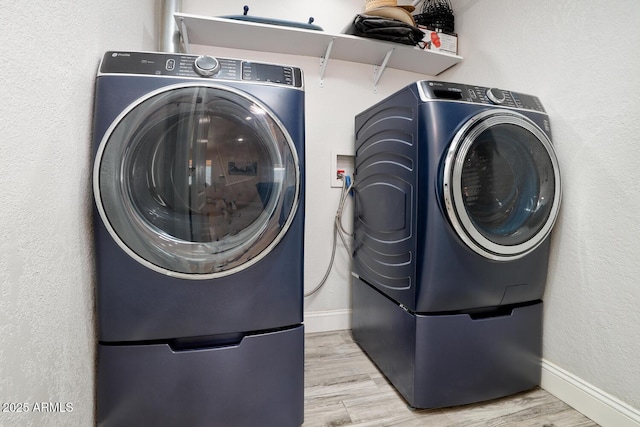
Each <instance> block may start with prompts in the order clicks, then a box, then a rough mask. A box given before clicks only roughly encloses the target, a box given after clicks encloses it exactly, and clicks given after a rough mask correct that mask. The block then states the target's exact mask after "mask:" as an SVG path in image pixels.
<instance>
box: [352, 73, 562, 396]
mask: <svg viewBox="0 0 640 427" xmlns="http://www.w3.org/2000/svg"><path fill="white" fill-rule="evenodd" d="M355 145H356V147H355V150H356V159H355V180H354V182H355V188H356V192H355V194H356V196H355V210H354V215H355V222H354V236H355V237H354V238H355V241H354V260H353V318H352V321H353V326H352V327H353V336H354V338H355V340H356V341H357V342H358V343H359V344H360V346H361V347H362V348H363V349H364V350H365V351H366V352H367V354H368V355H369V356H370V357H371V358H372V359H373V360H374V362H375V363H376V364H377V365H378V367H379V368H380V369H381V370H382V372H383V373H384V374H385V375H386V376H387V377H388V378H389V379H390V381H391V382H392V383H393V384H394V385H395V387H396V388H397V389H398V391H400V393H401V394H402V395H403V396H404V397H405V399H406V400H407V401H408V402H409V404H410V405H411V406H414V407H418V408H437V407H445V406H454V405H461V404H467V403H472V402H478V401H482V400H488V399H493V398H497V397H501V396H505V395H509V394H512V393H516V392H519V391H523V390H527V389H529V388H532V387H535V386H536V385H538V384H539V381H540V372H541V371H540V357H541V348H542V308H543V302H542V296H543V293H544V288H545V281H546V275H547V266H548V258H549V236H550V233H551V230H552V228H553V226H554V223H555V221H556V218H557V215H558V210H559V207H560V199H561V188H560V174H559V168H558V162H557V159H556V155H555V153H554V150H553V147H552V143H551V132H550V126H549V118H548V116H547V114H546V113H545V110H544V108H543V107H542V104H541V103H540V101H539V99H538V98H537V97H535V96H530V95H525V94H520V93H516V92H510V91H505V90H499V89H495V88H485V87H480V86H471V85H464V84H457V83H445V82H436V81H419V82H416V83H414V84H411V85H409V86H407V87H406V88H404V89H402V90H400V91H399V92H397V93H395V94H393V95H391V96H389V97H388V98H386V99H385V100H383V101H381V102H379V103H378V104H376V105H374V106H373V107H371V108H369V109H367V110H366V111H364V112H362V113H361V114H359V115H357V116H356V118H355Z"/></svg>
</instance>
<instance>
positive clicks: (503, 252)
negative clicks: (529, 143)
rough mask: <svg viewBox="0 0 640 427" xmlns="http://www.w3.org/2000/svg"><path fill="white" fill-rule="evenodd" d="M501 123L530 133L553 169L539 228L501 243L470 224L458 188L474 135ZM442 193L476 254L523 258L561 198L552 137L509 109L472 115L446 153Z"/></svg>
mask: <svg viewBox="0 0 640 427" xmlns="http://www.w3.org/2000/svg"><path fill="white" fill-rule="evenodd" d="M500 124H512V125H516V126H519V127H521V128H523V129H525V130H526V131H528V132H530V133H531V134H533V135H534V136H535V137H536V139H537V140H538V141H540V143H541V144H542V145H543V146H544V148H545V149H546V151H547V154H548V155H549V159H550V161H551V164H552V166H553V173H554V180H555V185H554V187H555V188H554V200H553V202H552V205H551V211H550V212H549V216H548V217H547V219H546V221H545V223H544V225H543V226H542V227H541V229H540V230H539V231H538V232H537V233H536V234H535V235H534V236H533V237H532V238H531V239H529V240H527V241H525V242H523V243H521V244H517V245H500V244H497V243H495V242H492V241H491V240H489V239H487V238H486V237H484V236H483V235H482V234H481V233H480V232H479V231H478V230H477V229H476V228H475V226H474V225H473V222H472V220H471V218H470V217H469V215H468V213H467V211H466V209H465V207H464V200H463V195H462V190H461V179H462V169H463V167H464V161H465V158H466V155H467V152H468V151H469V149H470V147H471V145H472V144H473V142H474V141H475V139H476V138H477V137H478V136H479V135H480V134H481V133H482V132H484V131H485V130H487V129H489V128H490V127H493V126H496V125H500ZM443 195H444V204H445V207H446V211H447V216H448V218H449V220H450V222H451V225H452V226H453V228H454V229H455V231H456V234H457V235H458V236H459V237H460V239H462V240H463V241H464V243H465V244H466V245H467V246H468V247H469V248H470V249H472V250H473V251H474V252H476V253H477V254H479V255H482V256H483V257H485V258H489V259H492V260H496V261H507V260H514V259H518V258H522V257H523V256H525V255H527V254H528V253H530V252H532V251H533V250H534V249H536V248H537V247H538V246H539V245H540V244H541V243H542V242H543V241H544V240H545V239H546V237H547V236H548V235H549V233H551V230H552V228H553V226H554V224H555V222H556V219H557V217H558V212H559V209H560V200H561V185H560V171H559V167H558V160H557V157H556V154H555V151H554V149H553V146H552V143H551V140H550V139H549V138H548V137H547V135H546V134H545V133H544V132H543V131H542V130H541V129H540V128H539V127H538V125H536V124H535V123H534V122H533V121H531V120H530V119H529V118H527V117H526V116H524V115H522V114H520V113H516V112H513V111H509V110H503V109H500V110H496V109H493V110H486V111H483V112H481V113H478V114H476V115H475V116H473V117H472V118H471V119H470V120H469V121H467V122H466V123H465V124H464V125H463V126H462V128H461V129H460V130H459V131H458V132H457V133H456V135H455V136H454V138H453V140H452V142H451V145H450V146H449V150H448V152H447V155H446V157H445V163H444V177H443Z"/></svg>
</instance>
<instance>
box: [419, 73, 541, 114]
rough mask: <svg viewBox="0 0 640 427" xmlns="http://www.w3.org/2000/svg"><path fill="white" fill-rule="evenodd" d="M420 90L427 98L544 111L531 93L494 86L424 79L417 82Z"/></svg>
mask: <svg viewBox="0 0 640 427" xmlns="http://www.w3.org/2000/svg"><path fill="white" fill-rule="evenodd" d="M418 84H419V85H420V89H421V90H420V91H421V93H422V94H424V96H425V97H426V98H427V99H443V100H450V101H462V102H473V103H476V104H489V105H500V106H504V107H511V108H520V109H526V110H534V111H541V112H545V110H544V107H543V106H542V104H541V103H540V100H539V99H538V98H537V97H535V96H532V95H526V94H523V93H517V92H511V91H508V90H503V89H499V88H495V87H483V86H473V85H465V84H461V83H449V82H439V81H430V80H425V81H421V82H418Z"/></svg>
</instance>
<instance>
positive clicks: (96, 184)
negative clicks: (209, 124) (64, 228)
mask: <svg viewBox="0 0 640 427" xmlns="http://www.w3.org/2000/svg"><path fill="white" fill-rule="evenodd" d="M184 88H211V89H216V90H221V91H225V92H231V93H233V94H235V95H237V96H240V97H242V98H245V99H247V100H248V101H250V102H252V103H254V104H256V105H257V106H259V107H260V108H261V109H262V110H264V111H265V112H266V114H268V115H269V117H270V119H271V120H273V122H274V123H275V124H276V125H277V126H278V128H279V130H280V131H281V132H282V134H283V136H284V137H285V140H286V142H287V146H288V148H289V151H290V152H291V156H292V159H293V162H294V166H295V184H296V186H295V194H294V199H293V204H292V206H291V212H290V214H289V216H288V217H287V219H286V221H285V223H284V225H283V226H282V228H281V229H280V232H279V233H278V234H277V236H276V237H275V238H274V240H273V241H272V242H271V243H270V244H269V245H267V246H266V247H265V248H264V249H263V250H262V251H261V252H260V253H259V254H258V255H256V256H255V257H253V258H251V259H249V260H247V261H246V262H244V263H242V264H240V265H238V266H236V267H233V268H231V269H229V270H222V271H217V272H213V273H206V274H202V273H183V272H177V271H173V270H169V269H166V268H164V267H161V266H158V265H157V264H154V263H152V262H150V261H148V260H147V259H145V258H144V257H142V256H140V255H138V254H137V253H136V252H135V251H134V250H132V249H131V248H130V247H129V246H128V245H127V244H126V243H125V242H124V241H123V240H122V239H121V238H120V237H119V236H118V233H117V232H116V230H115V229H114V228H113V226H112V225H111V223H110V222H109V219H108V217H107V214H106V211H105V208H104V206H103V201H102V196H101V191H100V165H101V162H102V158H103V155H104V151H105V148H106V146H107V143H108V142H109V139H110V138H111V135H112V134H113V132H114V130H115V129H116V128H117V126H118V125H119V124H120V122H121V121H122V120H123V119H124V117H126V116H127V114H129V113H130V112H131V111H132V110H134V109H135V108H136V107H138V106H139V105H141V104H142V103H144V102H146V101H147V100H149V99H151V98H153V97H154V96H156V95H159V94H162V93H165V92H169V91H172V90H176V89H184ZM300 186H301V176H300V161H299V157H298V151H297V149H296V147H295V145H294V143H293V140H292V138H291V135H289V132H288V131H287V129H286V127H285V126H284V124H283V123H282V121H281V120H280V119H279V118H278V116H277V115H276V114H275V113H274V112H273V111H271V109H270V108H269V107H268V106H267V105H265V104H264V103H263V102H262V101H260V100H259V99H258V98H256V97H254V96H252V95H250V94H248V93H246V92H244V91H241V90H238V89H235V88H233V87H230V86H226V85H222V84H217V83H214V82H211V83H209V82H197V83H179V84H174V85H169V86H165V87H162V88H160V89H156V90H154V91H151V92H149V93H147V94H145V95H144V96H142V97H140V98H138V99H136V100H135V101H134V102H132V103H131V104H129V105H128V106H127V107H126V108H125V109H124V110H123V111H122V112H121V113H120V114H119V115H118V116H117V117H116V118H115V119H114V120H113V122H112V123H111V124H110V125H109V127H108V128H107V130H106V132H105V133H104V135H103V137H102V139H101V141H100V144H99V146H98V149H97V151H96V156H95V160H94V164H93V195H94V198H95V204H96V208H97V211H98V213H99V215H100V218H101V220H102V223H103V224H104V226H105V228H106V229H107V231H108V233H109V235H111V237H112V238H113V239H114V241H115V242H116V243H117V245H118V246H119V247H120V248H121V249H122V250H123V251H124V252H125V253H127V254H128V255H129V256H130V257H131V258H133V259H134V260H136V261H138V262H139V263H140V264H142V265H144V266H146V267H147V268H149V269H151V270H153V271H156V272H158V273H161V274H164V275H167V276H170V277H176V278H181V279H189V280H206V279H213V278H217V277H224V276H228V275H231V274H235V273H238V272H240V271H243V270H245V269H247V268H249V267H250V266H252V265H254V264H256V263H257V262H259V261H260V260H261V259H263V258H264V257H265V256H266V255H267V254H269V253H270V252H271V251H272V250H273V249H274V248H275V246H276V245H277V244H278V243H280V241H281V240H282V239H283V237H284V236H285V235H286V233H287V231H288V230H289V227H290V226H291V223H292V222H293V219H294V217H295V215H296V213H297V211H298V207H299V204H300ZM282 197H284V195H282ZM133 220H134V221H140V219H139V218H138V217H133ZM163 237H164V238H165V239H166V240H168V241H174V242H179V239H176V238H174V237H172V236H168V235H165V236H163ZM189 243H193V242H189Z"/></svg>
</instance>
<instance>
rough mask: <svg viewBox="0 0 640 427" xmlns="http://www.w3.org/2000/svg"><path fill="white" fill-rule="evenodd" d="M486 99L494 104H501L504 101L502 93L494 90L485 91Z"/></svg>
mask: <svg viewBox="0 0 640 427" xmlns="http://www.w3.org/2000/svg"><path fill="white" fill-rule="evenodd" d="M487 98H489V101H491V102H492V103H494V104H502V103H503V102H504V101H505V99H506V98H505V96H504V92H503V91H501V90H500V89H496V88H491V89H487Z"/></svg>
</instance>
